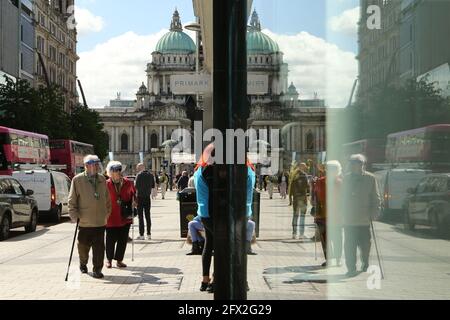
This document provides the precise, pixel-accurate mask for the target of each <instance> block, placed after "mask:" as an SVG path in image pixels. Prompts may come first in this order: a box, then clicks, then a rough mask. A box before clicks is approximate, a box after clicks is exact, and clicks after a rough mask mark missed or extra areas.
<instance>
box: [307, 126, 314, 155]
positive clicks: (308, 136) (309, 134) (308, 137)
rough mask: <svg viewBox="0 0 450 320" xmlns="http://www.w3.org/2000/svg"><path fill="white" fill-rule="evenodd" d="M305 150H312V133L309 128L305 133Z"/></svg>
mask: <svg viewBox="0 0 450 320" xmlns="http://www.w3.org/2000/svg"><path fill="white" fill-rule="evenodd" d="M306 151H309V152H312V151H314V135H313V133H312V132H311V130H310V131H308V133H307V134H306Z"/></svg>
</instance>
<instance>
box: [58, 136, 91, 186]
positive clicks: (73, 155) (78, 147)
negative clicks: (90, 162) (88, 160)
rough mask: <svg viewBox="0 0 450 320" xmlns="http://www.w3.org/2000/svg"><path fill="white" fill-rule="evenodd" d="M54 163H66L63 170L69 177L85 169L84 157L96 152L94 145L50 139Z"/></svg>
mask: <svg viewBox="0 0 450 320" xmlns="http://www.w3.org/2000/svg"><path fill="white" fill-rule="evenodd" d="M50 153H51V158H52V164H54V165H66V166H67V169H65V170H62V171H63V172H64V173H65V174H67V175H68V176H69V178H71V179H72V178H73V177H74V176H76V175H77V174H78V173H81V172H83V171H84V164H83V158H84V157H85V156H87V155H89V154H94V146H93V145H91V144H86V143H82V142H78V141H72V140H50Z"/></svg>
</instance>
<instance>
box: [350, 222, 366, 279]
mask: <svg viewBox="0 0 450 320" xmlns="http://www.w3.org/2000/svg"><path fill="white" fill-rule="evenodd" d="M344 231H345V241H344V251H345V264H346V266H347V270H348V271H356V253H357V249H358V248H359V251H360V254H361V262H362V265H363V268H364V267H368V266H369V255H370V246H371V243H370V226H357V227H354V226H351V227H349V226H346V227H344Z"/></svg>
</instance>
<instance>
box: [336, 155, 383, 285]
mask: <svg viewBox="0 0 450 320" xmlns="http://www.w3.org/2000/svg"><path fill="white" fill-rule="evenodd" d="M365 164H366V158H365V157H364V156H363V155H361V154H355V155H352V156H351V157H350V161H349V166H350V172H349V173H348V174H346V175H345V177H344V182H343V200H342V204H343V211H342V212H343V225H344V235H345V240H344V252H345V264H346V266H347V276H348V277H353V276H355V275H356V274H357V273H356V262H357V261H356V253H357V249H358V248H359V250H360V253H361V260H362V261H361V262H362V266H361V271H362V272H366V271H367V269H368V267H369V255H370V247H371V236H370V225H371V222H372V221H373V220H374V219H376V218H377V217H378V215H379V212H380V208H381V198H380V193H379V190H378V185H377V181H376V178H375V176H374V175H373V174H371V173H369V172H367V171H366V170H365Z"/></svg>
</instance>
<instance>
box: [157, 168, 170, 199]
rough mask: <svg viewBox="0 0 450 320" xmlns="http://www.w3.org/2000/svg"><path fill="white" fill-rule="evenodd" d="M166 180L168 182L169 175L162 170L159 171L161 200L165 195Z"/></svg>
mask: <svg viewBox="0 0 450 320" xmlns="http://www.w3.org/2000/svg"><path fill="white" fill-rule="evenodd" d="M168 182H169V177H168V176H167V175H166V173H165V172H164V171H163V172H161V174H160V176H159V186H160V187H161V196H162V199H163V200H164V199H165V197H166V192H167V184H168Z"/></svg>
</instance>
